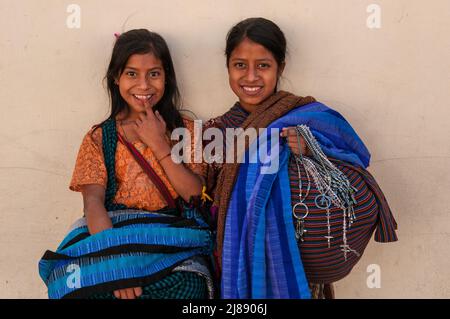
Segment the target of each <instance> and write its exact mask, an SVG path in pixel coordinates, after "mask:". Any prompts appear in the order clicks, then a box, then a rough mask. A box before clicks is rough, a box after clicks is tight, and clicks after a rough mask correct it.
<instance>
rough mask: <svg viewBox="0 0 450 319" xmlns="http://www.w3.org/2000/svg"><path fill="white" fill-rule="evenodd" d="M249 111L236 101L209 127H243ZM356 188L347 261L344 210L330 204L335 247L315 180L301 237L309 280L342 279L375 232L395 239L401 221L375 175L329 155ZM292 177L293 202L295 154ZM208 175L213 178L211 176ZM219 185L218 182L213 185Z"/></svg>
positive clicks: (296, 187) (380, 238)
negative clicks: (318, 201) (317, 200)
mask: <svg viewBox="0 0 450 319" xmlns="http://www.w3.org/2000/svg"><path fill="white" fill-rule="evenodd" d="M248 116H249V114H248V113H247V112H246V111H245V110H244V109H243V108H242V107H241V106H240V105H239V104H238V103H236V104H235V105H234V106H233V107H232V108H231V109H230V110H229V111H228V112H227V113H225V114H224V115H222V116H220V117H218V118H215V119H212V120H210V121H209V122H207V123H206V125H205V127H217V128H219V129H221V130H223V131H224V130H225V129H226V128H237V127H239V126H240V125H241V124H242V123H243V122H244V121H245V120H246V119H247V117H248ZM330 160H331V161H332V162H333V163H334V164H335V165H336V166H337V168H339V169H340V170H341V171H342V172H343V173H344V174H345V175H346V176H347V177H348V179H349V181H350V183H351V184H352V186H354V187H356V188H357V189H358V191H357V192H356V200H357V205H355V206H354V209H355V215H356V221H355V222H354V223H353V225H352V226H351V228H349V229H348V230H347V244H349V245H350V247H351V248H352V249H354V250H356V251H357V252H358V254H359V256H357V255H356V254H354V253H348V254H347V260H345V258H344V255H343V252H342V251H341V247H340V245H342V244H343V231H342V224H343V212H342V210H341V209H339V208H337V207H333V206H332V207H331V210H330V211H331V236H334V238H333V239H332V241H331V247H330V248H328V243H327V240H326V239H325V238H324V236H326V235H327V234H328V230H327V217H326V211H325V210H324V209H319V208H317V207H316V206H315V202H314V200H315V196H317V194H319V191H318V190H317V187H316V185H315V184H314V182H313V181H312V182H311V190H310V193H309V196H308V197H307V198H306V200H305V203H306V204H307V206H308V208H309V215H308V216H307V217H306V219H305V226H306V230H307V233H306V234H305V236H304V241H303V242H299V248H300V251H301V258H302V262H303V267H304V270H305V273H306V277H307V279H308V281H309V282H310V283H332V282H335V281H338V280H340V279H342V278H344V277H345V276H346V275H347V274H348V273H349V272H350V271H351V269H352V268H353V267H354V266H355V264H356V263H357V262H358V261H359V260H360V258H361V256H362V254H363V252H364V249H365V247H366V246H367V244H368V242H369V240H370V239H371V237H372V235H373V233H374V231H375V240H376V241H377V242H393V241H396V240H397V236H396V233H395V230H396V229H397V224H396V222H395V219H394V218H393V216H392V213H391V211H390V208H389V205H388V203H387V201H386V198H385V197H384V195H383V192H382V191H381V189H380V187H379V186H378V184H377V182H376V181H375V179H374V178H373V177H372V175H371V174H370V173H369V172H368V171H367V170H365V169H364V168H361V167H358V166H355V165H351V164H349V163H347V162H343V161H339V160H335V159H332V158H330ZM212 168H213V172H214V175H216V176H217V175H218V174H219V172H220V169H221V165H220V164H213V166H212ZM288 170H289V180H290V186H291V187H290V188H291V204H292V205H295V204H296V203H297V202H298V198H299V197H298V195H299V183H298V169H297V165H296V164H295V161H294V160H293V158H291V159H290V161H289V168H288ZM300 170H301V176H302V184H303V185H304V186H305V185H307V178H306V174H305V172H304V168H303V167H302V166H300ZM209 179H210V180H212V179H214V178H211V177H209ZM215 187H217V185H216V186H215Z"/></svg>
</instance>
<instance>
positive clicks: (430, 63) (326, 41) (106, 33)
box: [0, 0, 450, 298]
mask: <svg viewBox="0 0 450 319" xmlns="http://www.w3.org/2000/svg"><path fill="white" fill-rule="evenodd" d="M71 3H75V4H78V5H79V6H80V8H81V25H80V28H79V29H77V28H75V29H71V28H68V27H67V24H66V20H67V17H68V16H69V15H70V13H67V12H66V9H67V6H68V5H69V4H71ZM371 4H378V5H379V8H380V9H381V27H380V28H379V29H370V28H368V26H367V23H366V20H367V19H368V17H369V16H370V15H371V13H369V12H367V11H366V9H367V7H368V6H369V5H371ZM249 16H265V17H267V18H270V19H273V20H274V21H276V22H277V23H278V24H279V25H280V26H281V27H282V29H283V30H284V31H285V34H286V36H287V38H288V41H289V52H290V56H289V59H288V65H287V68H286V72H285V74H284V79H283V88H284V89H287V90H291V91H293V92H295V93H297V94H300V95H313V96H315V97H316V98H317V99H319V100H321V101H322V102H324V103H326V104H328V105H330V106H331V107H333V108H335V109H336V110H338V111H339V112H341V113H342V114H343V115H344V116H345V117H346V118H347V119H348V120H349V121H350V123H352V125H353V126H354V128H355V129H356V130H357V132H358V133H359V134H360V136H361V137H362V138H363V140H364V141H365V142H366V144H367V145H368V147H369V149H370V150H371V152H372V164H371V167H370V171H371V172H372V173H373V174H374V175H375V176H376V178H377V180H378V182H379V184H380V185H381V187H382V189H383V190H384V192H385V195H386V197H387V199H388V201H389V202H390V205H391V208H392V210H393V212H394V214H395V217H396V219H397V221H398V223H399V231H398V235H399V238H400V241H399V242H398V243H393V244H379V243H375V242H372V243H371V244H369V246H368V248H367V250H366V252H365V254H364V256H363V258H362V260H361V261H360V263H359V264H358V265H357V267H356V268H355V269H354V271H353V272H352V273H351V274H350V275H349V276H348V277H347V278H345V279H344V280H342V281H341V282H338V283H337V285H336V293H337V296H338V297H340V298H442V297H446V298H449V297H450V288H449V286H450V257H449V248H448V246H449V239H450V237H449V234H450V233H449V227H450V208H449V204H450V200H449V191H450V165H449V164H450V143H449V137H450V134H449V133H450V129H449V116H450V111H449V100H450V93H449V91H450V76H449V75H450V37H449V35H448V32H449V31H450V1H448V0H433V1H424V0H390V1H388V0H379V1H375V0H339V1H335V0H319V1H318V0H314V1H313V0H289V1H288V0H286V1H274V0H247V1H236V0H228V1H217V0H195V1H182V0H165V1H148V0H129V1H119V0H112V1H100V0H72V1H65V0H45V1H43V0H42V1H34V0H0V107H1V113H0V114H1V125H0V154H1V155H0V298H46V287H45V286H44V284H43V282H42V281H41V280H40V278H39V276H38V272H37V263H38V260H39V259H40V257H41V256H42V254H43V252H44V251H45V250H46V249H55V248H56V246H57V245H58V243H59V242H60V240H61V239H62V238H63V236H64V234H65V232H66V231H67V228H68V227H69V225H70V224H71V223H72V222H73V221H74V220H75V219H76V218H78V217H80V216H81V212H82V202H81V196H80V195H79V194H77V193H73V192H71V191H69V190H68V183H69V180H70V177H71V173H72V169H73V165H74V162H75V158H76V154H77V151H78V147H79V145H80V142H81V138H82V136H83V135H84V134H85V133H86V131H87V130H88V129H89V127H90V126H91V125H93V124H94V123H97V122H99V121H100V120H102V119H103V118H104V117H105V115H106V114H107V110H108V105H107V98H106V93H105V90H104V88H103V86H102V84H101V80H102V77H103V75H104V73H105V70H106V66H107V63H108V58H109V56H110V53H111V48H112V45H113V41H114V38H113V33H114V32H122V31H125V30H129V29H132V28H140V27H144V28H148V29H152V30H155V31H157V32H159V33H161V34H162V35H163V36H164V37H165V38H166V40H167V41H168V43H169V46H170V47H171V50H172V54H173V57H174V60H175V66H176V70H177V74H178V77H179V80H180V85H181V90H182V93H183V96H184V102H185V105H186V107H187V108H189V109H191V110H193V111H194V112H196V113H197V115H198V116H199V117H200V118H203V119H206V118H209V117H211V116H216V115H219V114H221V113H223V112H224V111H225V110H227V109H228V108H229V107H230V106H231V104H232V103H233V102H234V96H233V95H232V93H231V91H230V90H229V88H228V84H227V74H226V69H225V66H224V64H225V62H224V57H223V49H224V46H225V43H224V39H225V34H226V32H227V31H228V29H229V28H230V27H231V26H232V25H233V24H234V23H235V22H237V21H239V20H240V19H242V18H246V17H249ZM373 264H376V265H379V266H380V271H381V287H380V288H369V287H368V286H367V284H366V281H367V278H368V277H369V276H370V275H371V273H369V272H367V270H368V267H369V266H370V265H373ZM369 270H370V268H369Z"/></svg>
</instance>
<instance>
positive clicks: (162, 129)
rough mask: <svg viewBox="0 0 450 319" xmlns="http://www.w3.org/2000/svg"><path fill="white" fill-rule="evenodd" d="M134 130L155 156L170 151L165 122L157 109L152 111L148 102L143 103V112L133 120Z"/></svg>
mask: <svg viewBox="0 0 450 319" xmlns="http://www.w3.org/2000/svg"><path fill="white" fill-rule="evenodd" d="M135 131H136V133H137V135H138V136H139V139H140V140H141V141H142V142H144V143H145V144H146V145H147V146H148V147H150V149H151V150H152V152H153V154H155V156H156V157H157V158H158V156H163V155H164V154H166V153H167V152H170V145H169V142H168V140H167V136H166V122H165V121H164V119H163V117H162V116H161V114H159V112H158V111H156V112H153V109H152V106H151V105H150V103H148V102H146V103H145V113H144V112H143V113H141V114H139V118H138V119H137V120H136V121H135Z"/></svg>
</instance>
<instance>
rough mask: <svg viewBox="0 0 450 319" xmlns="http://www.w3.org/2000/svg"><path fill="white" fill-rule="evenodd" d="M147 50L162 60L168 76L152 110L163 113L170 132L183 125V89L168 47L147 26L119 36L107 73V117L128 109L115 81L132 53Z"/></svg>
mask: <svg viewBox="0 0 450 319" xmlns="http://www.w3.org/2000/svg"><path fill="white" fill-rule="evenodd" d="M147 53H152V54H153V55H154V56H155V57H156V58H158V59H159V60H161V63H162V65H163V68H164V73H165V78H166V83H165V90H164V95H163V97H162V98H161V100H160V101H159V102H158V103H157V104H156V105H155V106H154V107H153V110H154V111H158V112H159V113H160V114H161V116H162V117H163V119H164V121H165V122H166V124H167V129H168V130H169V131H170V132H171V131H173V130H174V129H175V128H177V127H184V124H183V120H182V117H181V115H180V112H179V109H180V104H181V99H180V92H179V90H178V85H177V79H176V76H175V69H174V67H173V62H172V57H171V55H170V51H169V48H168V46H167V44H166V41H164V39H163V38H162V37H161V36H160V35H159V34H157V33H155V32H150V31H148V30H146V29H136V30H130V31H128V32H125V33H123V34H121V35H120V36H118V38H117V40H116V43H115V45H114V48H113V52H112V55H111V61H110V62H109V66H108V71H107V72H106V76H105V80H106V84H107V88H108V93H109V98H110V103H111V113H110V115H109V116H108V119H115V118H116V116H117V115H118V114H119V113H121V112H122V111H125V112H129V107H128V104H127V103H126V102H125V100H124V99H123V98H122V96H121V95H120V91H119V86H118V85H116V84H115V81H116V79H118V78H119V77H120V75H121V74H122V72H123V70H124V68H125V66H126V64H127V61H128V59H129V58H130V56H132V55H133V54H147ZM108 119H107V120H108ZM101 124H103V123H101ZM101 124H99V125H98V126H101Z"/></svg>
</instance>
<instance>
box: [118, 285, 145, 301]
mask: <svg viewBox="0 0 450 319" xmlns="http://www.w3.org/2000/svg"><path fill="white" fill-rule="evenodd" d="M141 295H142V288H141V287H135V288H127V289H119V290H115V291H114V296H115V297H116V298H117V299H136V298H139V297H140V296H141Z"/></svg>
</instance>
